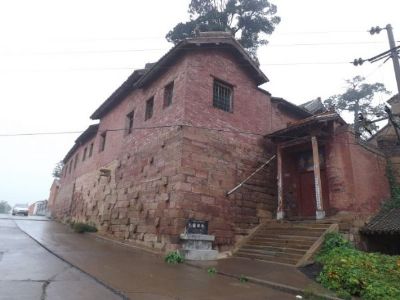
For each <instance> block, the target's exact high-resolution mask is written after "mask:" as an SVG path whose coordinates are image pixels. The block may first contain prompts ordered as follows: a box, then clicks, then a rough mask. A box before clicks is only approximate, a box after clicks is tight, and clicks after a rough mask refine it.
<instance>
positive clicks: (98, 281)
mask: <svg viewBox="0 0 400 300" xmlns="http://www.w3.org/2000/svg"><path fill="white" fill-rule="evenodd" d="M14 223H15V225H16V226H17V227H18V229H19V230H21V232H23V233H24V234H25V235H27V236H28V237H29V238H31V239H32V240H33V241H34V242H35V243H37V244H38V245H39V246H41V247H42V248H44V249H45V250H46V251H47V252H49V253H50V254H52V255H54V256H55V257H57V258H58V259H60V260H62V261H63V262H65V263H66V264H67V265H69V266H70V267H73V268H75V269H77V270H79V271H80V272H82V273H83V274H85V275H87V276H89V277H90V278H92V279H93V280H94V281H96V282H97V283H98V284H100V285H102V286H103V287H105V288H106V289H108V290H109V291H111V292H113V293H114V294H116V295H118V296H120V297H121V298H122V299H124V300H129V299H130V298H129V297H128V296H127V295H125V294H124V293H123V292H122V291H120V290H117V289H115V288H113V287H111V286H109V285H108V284H106V283H105V282H103V281H101V280H100V279H98V278H96V277H94V276H93V275H92V274H90V273H88V272H86V271H85V270H83V269H81V268H80V267H79V266H77V265H75V264H73V263H71V262H70V261H68V260H67V259H65V258H64V257H62V256H61V255H59V254H57V253H55V252H54V251H53V250H51V249H50V248H48V247H47V246H46V245H44V244H43V243H41V242H39V241H38V240H37V239H35V238H34V237H33V236H32V235H30V234H29V233H27V232H26V231H25V230H23V229H22V228H21V227H20V226H19V225H18V223H17V222H15V220H14Z"/></svg>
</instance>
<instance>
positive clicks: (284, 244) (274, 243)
mask: <svg viewBox="0 0 400 300" xmlns="http://www.w3.org/2000/svg"><path fill="white" fill-rule="evenodd" d="M313 243H314V242H311V243H310V242H308V243H299V242H297V243H296V242H294V241H290V240H289V241H287V240H250V241H248V242H247V243H246V245H249V246H271V247H279V248H294V249H301V250H307V249H309V248H310V247H311V246H312V245H313Z"/></svg>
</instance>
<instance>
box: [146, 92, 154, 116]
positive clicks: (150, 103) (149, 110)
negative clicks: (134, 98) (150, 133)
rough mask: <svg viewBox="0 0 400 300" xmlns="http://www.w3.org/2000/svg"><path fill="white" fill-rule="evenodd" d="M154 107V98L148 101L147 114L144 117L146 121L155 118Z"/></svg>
mask: <svg viewBox="0 0 400 300" xmlns="http://www.w3.org/2000/svg"><path fill="white" fill-rule="evenodd" d="M153 107H154V97H151V98H150V99H149V100H147V101H146V114H145V116H144V120H145V121H147V120H148V119H150V118H151V117H152V116H153Z"/></svg>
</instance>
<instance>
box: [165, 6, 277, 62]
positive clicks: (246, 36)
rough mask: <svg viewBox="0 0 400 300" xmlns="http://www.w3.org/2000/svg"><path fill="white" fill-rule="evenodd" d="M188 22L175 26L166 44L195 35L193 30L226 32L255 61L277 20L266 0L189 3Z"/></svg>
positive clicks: (274, 7)
mask: <svg viewBox="0 0 400 300" xmlns="http://www.w3.org/2000/svg"><path fill="white" fill-rule="evenodd" d="M188 12H189V14H190V21H189V22H186V23H182V22H181V23H178V24H177V25H176V26H175V27H174V28H173V29H172V30H171V31H170V32H168V34H167V35H166V39H167V40H168V41H169V42H173V43H175V44H176V43H178V42H179V41H180V40H183V39H185V38H188V37H193V36H195V31H196V30H199V31H228V32H231V33H232V35H233V36H234V37H235V38H236V39H237V40H238V41H239V43H240V44H241V45H242V46H243V47H244V48H245V49H246V50H247V51H248V52H249V54H250V55H251V56H252V57H253V58H254V59H256V58H257V55H256V52H257V48H258V47H259V46H261V45H265V44H266V43H267V42H268V41H267V40H266V38H265V36H266V35H268V34H271V33H272V32H273V31H274V29H275V26H276V25H277V24H279V22H280V20H281V19H280V18H279V17H278V16H276V6H275V5H273V4H271V3H270V2H269V1H268V0H191V2H190V4H189V11H188Z"/></svg>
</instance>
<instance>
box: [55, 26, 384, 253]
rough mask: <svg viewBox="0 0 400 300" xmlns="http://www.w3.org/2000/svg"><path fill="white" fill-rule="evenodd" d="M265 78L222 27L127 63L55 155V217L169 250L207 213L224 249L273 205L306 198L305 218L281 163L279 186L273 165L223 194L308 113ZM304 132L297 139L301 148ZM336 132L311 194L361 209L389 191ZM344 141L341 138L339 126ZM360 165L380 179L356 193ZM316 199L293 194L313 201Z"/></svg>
mask: <svg viewBox="0 0 400 300" xmlns="http://www.w3.org/2000/svg"><path fill="white" fill-rule="evenodd" d="M267 81H268V79H267V77H266V76H265V75H264V73H263V72H262V71H261V70H260V69H259V67H258V66H257V64H255V63H254V61H252V60H251V58H250V57H249V56H248V55H247V53H246V52H245V51H244V49H243V48H242V47H241V46H240V45H239V44H238V43H237V42H236V41H235V40H234V39H233V38H232V37H231V36H229V35H226V34H221V33H219V34H218V35H217V34H215V33H208V34H201V35H200V36H199V37H197V38H194V39H189V40H185V41H182V42H180V43H178V44H177V45H176V46H175V47H174V48H172V49H171V50H170V51H169V52H168V53H167V54H166V55H164V56H163V57H162V58H161V59H160V60H159V61H158V62H157V63H155V64H151V65H150V64H149V65H147V66H146V68H145V69H143V70H136V71H134V72H133V73H132V75H131V76H130V77H129V78H128V79H127V80H126V81H125V82H124V83H123V84H122V85H121V86H120V87H119V88H118V89H117V90H116V91H115V92H114V93H113V94H112V95H111V96H110V97H109V98H108V99H107V100H106V101H105V102H104V103H103V104H102V105H101V106H100V107H99V108H98V109H97V110H96V111H95V112H94V113H93V114H92V116H91V119H93V120H99V123H98V124H96V125H92V126H90V127H89V128H88V129H87V130H86V131H85V132H84V133H83V134H82V135H81V136H80V137H79V138H78V139H77V140H76V142H75V145H74V146H73V148H72V149H71V150H70V151H69V152H68V154H67V155H66V156H65V158H64V163H65V167H64V170H63V176H62V178H61V179H60V186H59V188H58V191H57V196H56V201H55V204H54V205H53V208H54V209H53V214H54V215H55V216H57V217H58V218H59V219H64V220H69V219H71V220H74V221H83V222H91V223H94V224H95V225H96V226H97V227H98V229H99V230H100V232H101V233H103V234H109V235H112V236H113V237H115V238H120V239H127V240H133V241H135V242H136V243H142V244H144V245H146V246H149V247H153V248H157V249H161V250H169V249H174V248H177V247H179V234H180V233H182V232H183V231H184V230H185V226H186V223H187V221H188V220H189V219H195V220H204V221H208V222H209V225H208V226H209V233H210V234H213V235H215V237H216V241H215V246H216V247H217V248H218V250H226V249H231V248H232V247H233V246H234V244H235V242H236V241H237V240H238V238H240V237H241V236H242V235H243V234H246V233H247V232H248V230H249V229H252V228H254V227H255V226H256V225H258V224H259V223H260V222H265V221H268V220H272V219H275V218H276V216H277V205H278V202H279V204H280V207H279V208H278V216H281V217H291V216H295V215H296V214H297V216H298V217H304V216H307V217H309V216H311V215H312V213H310V210H312V209H314V210H316V207H315V206H313V207H311V208H310V207H308V208H307V209H308V212H307V215H304V214H303V213H302V212H300V211H299V210H297V211H296V210H295V209H292V207H289V205H288V204H289V203H290V202H289V198H288V197H287V196H285V193H286V195H289V194H290V191H289V190H288V189H291V188H293V182H292V183H287V182H286V181H288V180H289V177H290V176H292V175H290V174H289V175H287V174H286V173H288V172H286V171H283V170H282V168H281V169H280V176H281V177H280V179H279V181H280V183H281V185H280V186H281V188H279V189H278V188H277V181H276V163H275V162H274V163H273V164H270V165H269V166H267V167H266V168H264V169H263V170H262V171H260V172H259V173H257V174H256V175H255V176H254V177H252V178H251V180H250V181H249V182H247V183H246V184H245V185H243V186H242V187H241V188H240V189H238V190H237V191H236V192H235V193H233V194H231V195H230V196H227V195H226V193H227V191H229V190H230V189H232V188H233V187H235V186H236V185H237V184H239V183H240V182H241V181H242V180H243V179H245V178H246V177H247V176H248V175H249V174H251V173H252V172H253V171H254V170H255V169H257V168H258V167H259V166H260V165H261V164H263V163H264V162H265V161H266V160H267V159H269V158H271V157H272V156H273V155H275V153H276V145H275V144H274V143H277V144H278V148H279V149H282V145H280V143H287V142H289V141H288V140H287V138H286V137H284V136H282V135H279V132H280V131H279V130H284V128H286V127H287V126H288V124H289V127H290V128H291V125H290V124H292V123H294V122H297V121H299V120H302V119H305V118H310V117H311V116H312V115H311V113H309V112H308V111H306V110H305V109H302V108H299V107H297V106H295V105H293V104H291V103H290V102H287V101H285V100H283V99H280V98H274V97H271V95H270V94H269V93H268V92H266V91H264V90H262V89H260V88H259V87H258V86H259V85H261V84H263V83H265V82H267ZM327 122H328V123H329V122H330V123H329V124H330V125H329V126H330V127H332V126H333V127H335V128H336V129H335V130H336V131H337V130H339V129H338V128H339V127H340V126H342V127H343V126H345V124H343V123H341V121H340V120H339V121H338V120H337V119H335V120H329V121H327ZM332 122H334V123H335V125H333V123H332ZM311 123H312V124H313V125H312V126H315V125H316V124H315V123H313V122H311ZM317 123H318V122H317ZM324 124H325V123H324ZM320 125H321V124H317V126H320ZM312 126H311V127H312ZM327 126H328V125H327ZM329 126H328V127H329ZM311 127H310V128H309V127H307V128H309V129H310V130H313V128H311ZM330 127H329V128H327V129H326V130H327V132H328V133H332V130H331V129H330ZM289 131H290V134H292V133H293V132H291V129H289ZM336 131H335V132H336ZM339 131H340V130H339ZM274 132H277V134H276V135H272V136H268V135H270V134H272V133H274ZM281 133H282V132H281ZM294 133H296V132H294ZM313 134H314V133H313ZM315 134H316V136H317V137H318V138H319V136H320V135H324V134H325V133H323V132H319V133H315ZM266 136H268V137H267V138H266ZM305 136H309V134H305V133H304V132H303V136H302V139H303V141H304V145H303V146H301V147H303V148H304V150H307V151H308V150H309V148H310V147H309V146H307V143H306V141H305V139H306V138H305ZM313 136H314V135H313ZM271 138H272V141H273V142H271ZM338 138H339V137H337V136H335V137H333V138H332V139H331V142H332V143H333V144H332V145H333V146H329V147H326V148H325V150H323V151H326V152H324V153H326V154H325V155H326V164H327V165H328V164H330V171H329V172H328V171H327V172H326V182H325V181H324V182H322V189H323V190H322V191H321V193H326V194H327V195H328V197H329V199H328V197H327V198H326V199H324V200H323V201H324V203H325V201H327V203H328V204H329V210H327V211H326V212H325V215H326V216H329V215H332V214H335V213H337V212H338V211H339V210H342V209H343V210H347V211H350V212H351V211H358V210H359V209H360V208H362V209H363V210H365V211H367V212H371V211H372V210H374V209H375V208H376V203H378V202H379V201H381V199H382V198H383V197H384V196H385V195H387V187H386V185H385V184H386V183H385V179H381V176H383V174H384V161H381V160H380V159H378V158H376V155H377V154H376V153H375V152H368V151H366V150H363V149H364V148H361V147H359V146H358V145H355V148H356V149H353V147H351V146H349V145H350V142H349V143H348V144H342V143H340V144H335V141H336V139H338ZM343 138H344V139H348V140H349V141H350V140H351V137H349V134H348V133H347V132H345V133H343ZM309 144H310V145H311V140H310V143H309ZM328 149H330V150H328ZM278 153H280V152H279V151H278ZM282 153H283V152H282ZM282 153H281V154H282ZM289 153H290V151H286V152H285V154H284V155H285V157H286V158H288V160H286V158H285V157H283V156H282V155H281V154H279V155H278V157H279V159H278V166H279V165H280V164H282V162H283V164H288V167H290V165H289V159H295V158H294V157H292V158H290V155H289ZM338 153H342V154H343V155H340V156H337V154H338ZM350 154H351V158H348V155H350ZM321 159H322V158H321ZM371 159H373V160H374V166H373V168H370V169H369V167H371V164H370V160H371ZM375 159H376V164H375ZM328 161H329V163H328ZM378 161H379V163H378ZM293 166H294V164H293ZM335 166H336V167H335ZM281 167H282V166H281ZM342 167H343V169H342ZM304 171H307V170H304ZM366 171H367V172H372V173H370V174H369V175H368V176H372V177H373V178H375V180H374V179H372V178H370V177H368V178H367V179H368V182H367V183H366V184H368V185H369V184H371V182H370V180H372V181H374V182H379V188H376V189H374V188H372V190H369V191H368V192H366V191H364V188H365V181H364V179H366V177H365V178H364V177H362V178H356V175H357V174H364V172H366ZM320 173H321V170H320ZM293 174H295V173H293ZM313 174H314V173H313ZM364 175H365V174H364ZM349 176H350V177H351V181H349V180H348V179H349V178H350V177H349ZM357 176H358V175H357ZM309 177H310V176H308V177H307V179H306V180H308V181H307V182H310V178H309ZM378 177H379V179H378ZM313 178H314V177H313ZM382 178H384V177H382ZM324 180H325V179H324ZM311 181H312V180H311ZM282 184H283V187H284V190H282ZM285 186H286V188H285ZM311 186H312V185H311ZM320 186H321V185H320ZM377 186H378V185H377ZM325 190H327V191H328V192H326V191H325ZM293 195H294V192H293V193H292V196H293ZM343 195H344V196H343ZM342 196H343V197H342ZM285 197H286V199H285ZM278 198H279V199H280V200H279V201H278ZM292 198H293V197H292ZM314 198H315V197H314ZM314 198H313V197H308V198H307V199H308V200H302V201H312V202H313V203H315V199H314ZM304 199H305V198H304ZM319 201H321V199H320V200H319ZM366 202H368V205H367V206H368V207H367V208H366V207H365V203H366ZM328 204H327V205H328ZM324 205H325V204H324ZM324 207H327V206H324ZM320 208H321V207H320ZM322 208H323V207H322ZM283 211H286V213H283ZM314 217H315V212H314Z"/></svg>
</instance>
